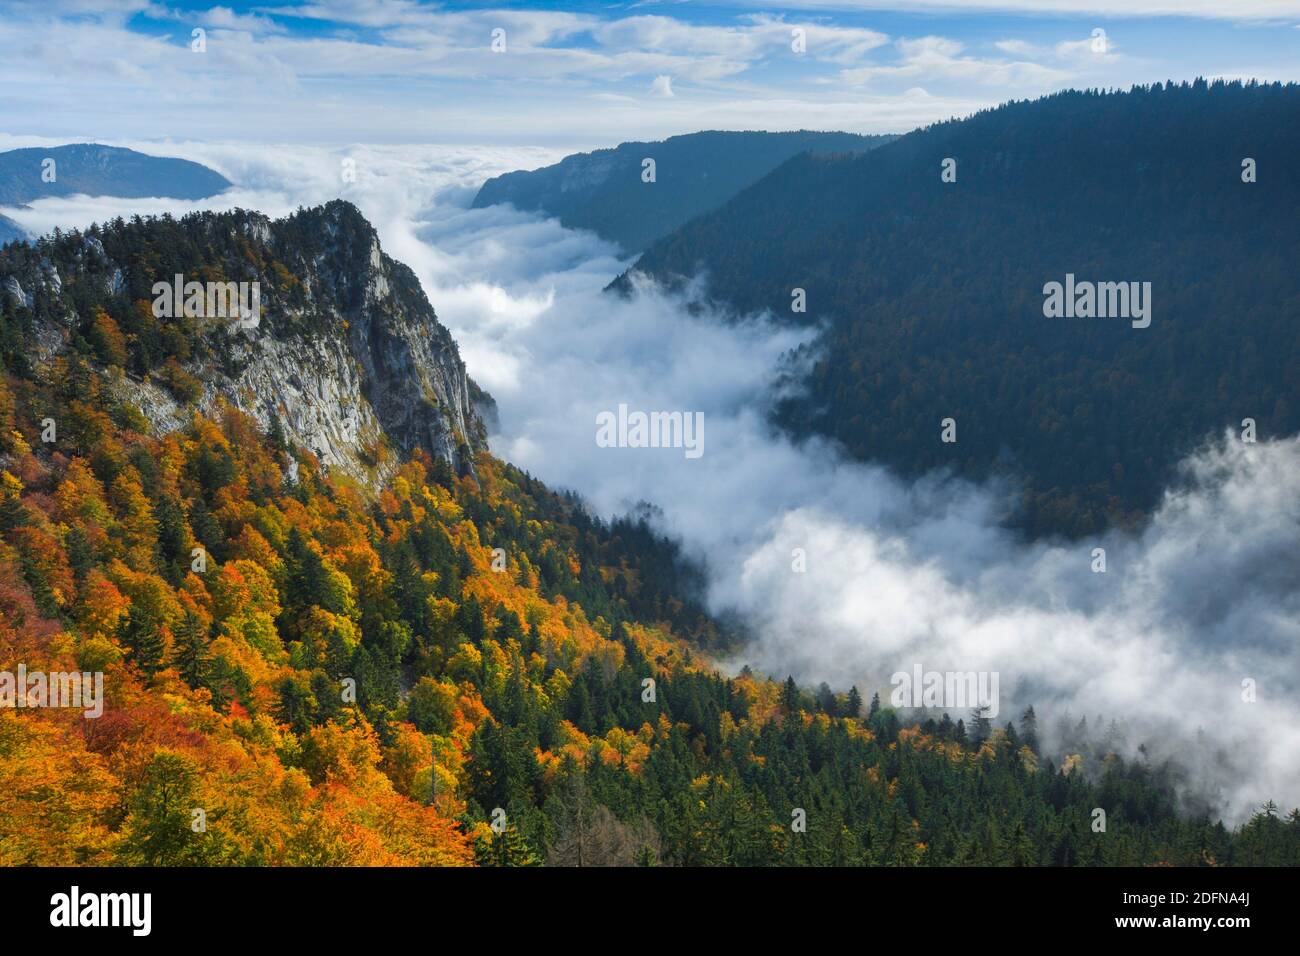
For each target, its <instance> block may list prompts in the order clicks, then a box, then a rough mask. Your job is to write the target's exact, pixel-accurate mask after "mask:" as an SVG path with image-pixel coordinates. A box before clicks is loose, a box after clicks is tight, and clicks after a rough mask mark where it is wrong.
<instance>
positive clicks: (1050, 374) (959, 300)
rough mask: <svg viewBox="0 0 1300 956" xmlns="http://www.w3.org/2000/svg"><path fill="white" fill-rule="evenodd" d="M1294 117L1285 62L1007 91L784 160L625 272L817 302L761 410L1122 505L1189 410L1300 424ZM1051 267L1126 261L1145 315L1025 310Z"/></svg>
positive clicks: (1148, 498)
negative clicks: (1269, 74)
mask: <svg viewBox="0 0 1300 956" xmlns="http://www.w3.org/2000/svg"><path fill="white" fill-rule="evenodd" d="M1297 119H1300V87H1297V86H1295V85H1287V86H1282V85H1276V84H1275V85H1256V84H1249V85H1246V86H1242V85H1240V84H1223V83H1215V84H1212V85H1211V84H1206V83H1205V82H1203V81H1198V82H1197V83H1195V84H1191V85H1181V86H1177V85H1173V84H1169V85H1161V84H1157V85H1156V86H1155V87H1152V88H1135V89H1134V90H1132V91H1131V92H1128V93H1098V92H1086V93H1083V92H1068V93H1061V94H1057V95H1054V96H1050V97H1047V98H1045V99H1042V100H1038V101H1035V102H1020V103H1011V104H1007V105H1005V106H1002V107H999V108H998V109H995V110H990V111H986V112H982V113H980V114H977V115H975V116H973V117H971V118H969V119H966V120H961V121H953V122H947V123H941V124H938V125H936V126H933V127H930V128H927V129H924V130H920V131H917V132H915V133H911V134H909V135H907V136H905V137H903V138H901V139H899V140H897V141H896V142H893V143H890V144H888V145H886V146H883V147H881V148H880V149H877V150H873V151H872V152H869V153H865V154H861V155H857V156H848V157H819V156H800V157H797V158H795V159H792V160H791V161H790V162H788V163H786V164H785V165H783V166H782V167H780V168H779V169H777V170H775V171H774V172H772V173H771V174H770V175H769V176H767V177H765V178H764V179H763V180H762V181H761V182H759V183H757V184H756V185H754V186H753V187H751V188H750V189H748V190H746V191H745V192H743V193H742V194H740V195H739V196H737V197H736V198H735V199H733V200H732V201H731V202H729V203H728V204H727V205H725V206H724V207H723V208H721V209H719V210H717V211H715V212H713V213H711V214H708V215H705V216H702V217H700V218H699V219H697V220H695V221H693V222H691V223H689V224H688V225H686V226H684V227H683V228H682V229H680V230H678V231H677V232H676V233H674V234H673V235H671V236H669V237H666V238H665V239H663V240H661V241H659V242H657V243H655V244H654V245H652V246H651V247H650V248H649V249H648V250H647V251H646V253H645V254H644V256H643V257H642V258H641V260H640V261H639V262H638V264H637V266H636V269H637V270H640V271H642V272H644V273H647V274H649V275H651V276H653V277H655V278H657V279H659V280H661V281H664V282H666V283H669V284H670V285H671V284H679V283H681V281H682V280H683V279H684V278H685V277H686V276H691V275H694V274H696V273H698V272H701V271H702V272H704V273H706V274H707V276H708V288H709V296H710V297H711V298H712V300H713V301H714V303H715V304H719V305H721V306H723V307H724V308H727V309H730V310H734V311H736V312H752V311H761V310H771V312H772V314H773V315H775V316H776V317H777V318H778V319H782V320H784V321H789V322H808V323H825V324H826V326H827V332H826V335H825V337H824V339H823V341H822V343H821V346H820V349H819V350H818V351H817V353H816V360H815V363H814V364H813V366H812V369H811V372H810V374H809V375H808V377H807V379H806V384H807V386H808V388H807V392H806V394H805V395H803V396H802V397H800V398H798V399H795V400H793V401H791V402H789V403H788V404H787V405H786V406H785V407H784V408H783V410H782V412H781V414H780V420H781V421H782V422H783V423H784V424H785V425H787V426H788V427H789V428H790V429H792V430H793V431H794V432H795V433H796V434H800V435H803V434H809V433H812V432H820V433H823V434H827V435H831V436H833V437H835V438H837V439H839V440H840V441H841V442H843V444H844V445H845V447H846V448H847V449H848V450H849V451H850V452H851V453H852V454H854V455H856V456H859V457H862V458H869V459H877V460H881V461H884V462H887V463H889V464H891V465H893V466H895V467H897V468H900V469H903V470H905V471H907V472H911V473H916V472H921V471H924V470H927V469H931V468H936V467H952V468H955V469H957V470H958V471H960V472H962V473H965V474H968V475H972V476H981V475H985V474H988V473H989V472H990V471H992V470H1005V471H1007V472H1009V473H1011V474H1013V475H1015V476H1017V477H1018V478H1020V479H1022V480H1023V481H1024V487H1025V490H1024V496H1023V499H1022V504H1023V511H1022V513H1021V515H1020V518H1019V520H1020V522H1021V523H1022V524H1023V525H1024V526H1026V527H1027V528H1029V529H1030V530H1032V531H1034V532H1038V533H1050V532H1065V533H1069V534H1086V533H1089V532H1092V531H1095V530H1097V529H1098V528H1100V527H1102V526H1104V525H1105V524H1106V523H1108V522H1111V521H1120V522H1132V521H1135V520H1138V519H1139V518H1140V517H1141V515H1142V514H1143V513H1145V512H1147V511H1148V510H1149V509H1150V508H1151V507H1152V506H1153V505H1154V504H1155V502H1156V501H1157V500H1158V496H1159V495H1160V494H1161V492H1162V490H1163V488H1164V487H1165V486H1166V484H1167V481H1168V480H1169V478H1170V466H1171V465H1172V463H1173V462H1175V461H1176V460H1177V459H1178V458H1179V457H1181V456H1182V455H1183V454H1184V453H1186V452H1187V451H1188V450H1190V448H1191V447H1192V446H1194V445H1195V444H1197V443H1199V442H1200V441H1202V440H1203V439H1204V438H1205V436H1206V435H1207V434H1209V433H1212V432H1217V431H1218V430H1220V429H1223V428H1226V427H1232V428H1236V429H1240V428H1241V423H1242V420H1243V419H1245V418H1252V419H1255V421H1256V422H1257V428H1258V433H1259V434H1260V435H1261V436H1263V435H1279V434H1288V433H1293V432H1295V431H1296V430H1297V429H1300V350H1297V348H1296V335H1295V328H1296V323H1297V321H1298V320H1300V271H1297V270H1296V268H1295V262H1296V261H1297V259H1298V258H1300V220H1298V219H1297V218H1296V216H1295V209H1296V208H1297V202H1298V200H1300V171H1298V170H1297V167H1296V164H1295V161H1294V158H1295V156H1296V155H1297V154H1300V122H1297ZM946 158H953V159H955V160H956V164H957V165H956V171H957V178H956V181H955V182H944V181H942V179H941V172H942V163H943V161H944V160H945V159H946ZM1247 158H1249V159H1253V160H1254V161H1255V168H1256V169H1257V178H1258V181H1257V182H1251V183H1247V182H1243V160H1245V159H1247ZM1067 274H1073V275H1074V276H1076V277H1077V278H1078V279H1079V280H1080V281H1091V282H1106V281H1110V282H1150V283H1151V289H1152V302H1153V313H1152V317H1151V322H1150V326H1149V327H1147V328H1134V327H1133V324H1132V322H1130V321H1129V320H1127V319H1124V318H1110V319H1103V318H1092V319H1087V318H1047V317H1045V315H1044V286H1045V284H1046V283H1049V282H1053V281H1055V282H1060V283H1064V282H1065V281H1066V276H1067ZM615 286H616V287H618V288H621V289H623V290H624V291H627V290H628V289H630V287H631V285H630V282H629V281H628V277H626V276H625V277H622V278H621V279H620V280H619V281H618V282H616V283H615ZM796 288H800V289H804V290H805V291H806V295H807V312H806V313H803V314H797V313H793V312H792V290H793V289H796ZM948 417H952V418H954V419H956V421H957V429H958V430H957V437H958V440H957V442H956V443H955V444H945V443H943V442H941V441H940V432H941V428H940V422H941V420H942V419H944V418H948Z"/></svg>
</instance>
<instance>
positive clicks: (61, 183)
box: [0, 143, 231, 206]
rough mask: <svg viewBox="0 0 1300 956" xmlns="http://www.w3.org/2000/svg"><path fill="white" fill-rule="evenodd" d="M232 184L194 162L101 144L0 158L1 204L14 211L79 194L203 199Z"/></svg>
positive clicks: (21, 151) (36, 150)
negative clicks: (16, 207) (24, 205)
mask: <svg viewBox="0 0 1300 956" xmlns="http://www.w3.org/2000/svg"><path fill="white" fill-rule="evenodd" d="M47 160H53V161H54V165H53V166H52V167H49V166H48V165H47V163H46V161H47ZM47 170H48V171H47ZM51 174H52V177H51ZM51 180H52V181H51ZM230 185H231V184H230V180H228V179H226V177H225V176H222V175H221V174H220V173H218V172H216V171H215V170H212V169H209V168H208V167H206V166H203V165H201V164H199V163H193V162H190V161H189V160H188V159H173V158H171V157H166V156H149V155H147V154H145V153H139V152H136V151H135V150H133V149H123V148H121V147H118V146H101V145H99V144H98V143H76V144H72V145H69V146H48V147H47V146H38V147H32V148H28V149H11V150H9V151H7V152H3V153H0V205H8V206H13V205H18V204H20V203H27V202H32V201H33V200H36V199H45V198H48V197H51V196H73V195H76V194H78V193H83V194H85V195H88V196H126V197H139V196H168V197H172V198H175V199H203V198H205V197H207V196H215V195H216V194H217V193H219V192H222V191H223V190H226V189H229V188H230Z"/></svg>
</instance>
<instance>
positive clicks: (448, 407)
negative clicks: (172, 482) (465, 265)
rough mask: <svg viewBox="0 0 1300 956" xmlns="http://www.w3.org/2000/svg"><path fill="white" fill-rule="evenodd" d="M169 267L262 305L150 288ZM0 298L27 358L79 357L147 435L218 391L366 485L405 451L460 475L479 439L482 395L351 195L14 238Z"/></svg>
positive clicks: (1, 260)
mask: <svg viewBox="0 0 1300 956" xmlns="http://www.w3.org/2000/svg"><path fill="white" fill-rule="evenodd" d="M178 276H179V277H181V280H182V285H184V284H185V283H191V282H197V283H203V284H204V288H205V289H208V288H211V286H210V285H209V284H210V283H217V284H221V285H223V286H224V285H226V284H229V285H228V288H230V289H231V290H232V291H233V290H234V289H236V288H242V289H244V290H245V291H246V292H251V290H253V289H256V290H257V296H256V301H255V303H250V302H248V301H244V302H243V305H244V307H245V308H246V309H247V308H248V306H249V305H250V304H255V305H256V306H257V314H256V315H253V314H252V312H251V311H248V312H247V313H246V314H241V313H239V312H238V310H236V309H234V308H231V309H229V310H224V309H221V308H219V307H218V308H216V309H214V308H213V307H212V304H213V303H212V296H211V295H210V294H207V295H205V296H204V297H203V299H202V303H201V307H200V308H197V309H195V308H187V307H186V305H187V301H186V298H182V297H173V296H172V295H171V294H170V293H166V294H162V293H161V292H160V290H161V287H160V286H159V285H158V283H164V284H167V285H169V286H173V285H175V284H176V281H175V280H176V278H177V277H178ZM254 283H256V286H254V285H253V284H254ZM241 284H242V285H241ZM182 292H186V290H185V289H182ZM246 298H251V296H246ZM0 299H3V300H4V302H3V307H4V308H6V309H8V310H16V311H20V312H21V313H22V314H23V315H24V317H25V319H26V325H27V328H28V329H29V335H28V336H27V337H26V338H27V342H26V345H25V351H26V353H27V359H28V361H29V362H30V363H32V364H34V365H36V366H37V367H38V368H44V369H47V370H54V369H56V368H62V367H64V366H62V365H61V364H59V363H58V362H57V360H58V359H59V358H60V357H69V358H73V359H76V358H77V357H79V356H88V357H90V358H91V359H92V360H93V361H94V363H95V364H96V365H98V366H101V367H102V368H103V375H104V379H105V381H106V382H107V384H108V386H109V387H110V388H113V389H115V390H117V391H118V392H119V393H120V395H121V397H122V398H123V399H124V400H125V401H127V402H129V403H130V404H133V405H136V406H138V407H139V408H140V410H141V411H142V412H143V413H144V415H145V417H146V418H147V419H148V421H149V422H150V425H151V426H152V427H153V429H155V430H157V431H168V430H171V429H174V428H177V427H180V426H181V425H182V424H183V423H185V422H187V421H188V419H189V414H190V412H189V409H188V407H189V406H197V407H198V408H200V409H201V410H203V411H205V412H210V411H212V409H213V408H214V407H216V406H217V405H219V404H220V403H221V402H227V403H229V404H231V405H234V406H236V407H238V408H239V409H241V410H243V411H245V412H247V413H248V414H249V415H251V416H253V417H254V418H256V419H257V421H258V422H259V423H260V424H261V425H262V426H263V427H265V428H267V429H268V430H271V429H279V430H280V431H282V432H283V434H284V436H285V438H287V439H288V440H289V441H291V442H293V443H296V444H297V445H299V446H301V447H302V448H304V449H306V450H309V451H311V452H312V453H314V454H315V455H316V456H317V457H319V458H320V459H321V461H322V462H323V463H325V464H326V465H328V466H330V467H332V468H339V469H342V470H343V471H344V472H346V473H348V474H351V475H353V476H354V477H356V478H358V479H360V480H362V481H365V482H367V483H370V482H374V481H376V480H377V479H381V478H383V477H384V476H385V475H386V473H387V472H388V470H389V469H390V468H391V466H392V464H393V463H394V462H395V461H396V460H397V458H399V457H400V456H402V455H405V454H407V453H409V452H411V451H412V450H414V449H416V448H423V449H425V450H427V451H429V452H431V453H432V454H434V455H436V456H437V457H439V458H441V459H443V460H445V461H447V462H449V463H450V464H452V465H453V466H454V467H455V468H457V469H459V470H464V469H467V468H469V467H470V460H471V457H472V453H473V452H474V451H475V450H477V449H479V448H481V447H483V446H484V443H485V429H484V426H483V423H482V419H481V417H480V415H479V412H478V408H479V407H483V408H486V407H487V406H489V405H490V402H491V399H490V397H488V396H487V395H486V394H485V393H483V392H481V391H480V390H479V389H478V388H477V387H476V386H475V385H474V383H473V382H471V381H470V379H469V377H468V375H467V374H466V372H465V365H464V363H463V362H462V361H461V359H460V355H459V352H458V350H457V348H456V343H455V342H454V341H453V339H452V337H451V334H450V333H449V332H448V331H447V329H446V328H445V327H444V326H443V325H442V324H441V323H440V322H439V321H438V318H437V315H436V314H435V312H434V310H433V307H432V306H431V305H430V304H429V301H428V299H427V298H426V297H425V295H424V292H423V290H422V289H421V287H420V284H419V282H418V280H417V279H416V277H415V274H414V273H413V272H411V270H410V269H409V268H407V267H406V266H404V265H402V264H401V263H398V262H395V261H393V260H392V259H390V258H389V257H388V256H386V255H385V254H384V253H383V250H382V249H381V248H380V244H379V239H378V236H377V235H376V233H375V230H374V228H373V227H372V226H371V225H370V224H369V223H368V222H367V221H366V220H365V218H364V217H363V216H362V215H361V213H360V212H359V211H358V210H357V209H356V208H355V207H354V206H352V205H351V204H350V203H347V202H343V201H335V202H332V203H329V204H328V205H326V206H322V207H317V208H313V209H306V210H299V211H298V212H297V213H295V214H294V215H292V216H289V217H287V218H285V219H281V220H271V219H269V218H268V217H266V216H264V215H261V214H260V213H256V212H247V211H243V210H236V211H234V212H229V213H200V214H193V215H190V216H186V217H184V218H182V219H180V220H172V219H169V218H166V217H163V218H160V219H135V220H132V221H131V222H124V221H121V220H118V221H115V222H112V223H108V224H105V225H103V226H97V227H92V228H91V229H90V230H87V231H86V232H85V233H84V234H82V233H71V234H64V235H61V236H56V237H54V238H53V239H47V240H42V241H41V242H40V243H39V244H36V245H35V246H31V245H17V246H12V247H10V248H8V249H6V250H4V252H2V253H0ZM176 306H180V308H177V307H176ZM222 312H226V314H220V313H222ZM195 313H197V314H195ZM476 406H477V407H476ZM393 451H396V452H398V453H399V454H398V455H393V454H390V452H393Z"/></svg>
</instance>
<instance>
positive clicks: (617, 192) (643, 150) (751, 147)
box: [474, 130, 896, 253]
mask: <svg viewBox="0 0 1300 956" xmlns="http://www.w3.org/2000/svg"><path fill="white" fill-rule="evenodd" d="M895 138H896V137H894V136H857V135H854V134H852V133H817V132H809V131H807V130H800V131H798V132H791V133H763V132H742V133H727V132H703V133H691V134H689V135H686V136H673V137H670V138H669V139H666V140H663V141H662V142H656V143H623V144H622V145H621V146H617V147H615V148H614V149H601V150H596V151H595V152H593V153H577V154H575V155H573V156H567V157H565V158H564V159H563V160H561V161H560V162H559V163H556V164H555V165H554V166H547V167H544V168H542V169H536V170H532V171H528V172H514V173H506V174H505V175H503V176H497V177H495V178H493V179H489V180H488V181H487V182H486V183H484V184H483V187H482V188H481V189H480V190H479V193H478V195H477V196H476V197H475V198H474V207H475V208H481V207H483V206H491V205H495V204H497V203H506V202H508V203H511V204H512V205H514V206H515V207H516V208H519V209H524V210H530V211H540V212H545V213H547V214H548V215H551V216H557V217H559V219H560V222H562V223H563V224H564V225H565V226H568V227H570V228H574V229H590V230H592V231H593V232H595V233H597V234H598V235H600V236H602V237H603V238H605V239H610V240H613V241H614V242H617V243H619V245H621V246H622V247H623V248H624V249H625V250H627V251H628V252H630V253H634V252H640V251H641V250H642V249H644V248H645V247H646V246H647V245H649V244H650V243H651V242H653V241H654V240H655V239H658V238H659V237H661V236H665V235H667V234H668V233H670V232H672V231H673V230H674V229H676V228H678V227H679V226H682V225H684V224H685V223H686V222H688V221H690V220H691V219H693V218H694V217H696V216H698V215H700V214H701V213H704V212H708V211H709V210H710V209H714V208H716V207H718V206H720V205H722V203H724V202H726V201H727V200H728V199H730V198H731V197H732V196H734V195H735V194H736V193H738V192H740V190H742V189H744V188H745V187H746V186H748V185H750V184H751V183H754V182H756V181H757V180H758V179H760V178H761V177H762V176H764V175H765V174H766V173H768V172H770V171H771V170H773V169H775V168H776V167H777V166H779V165H780V164H781V163H783V162H785V161H786V160H787V159H789V158H790V157H792V156H795V155H798V154H799V153H802V152H813V153H860V152H864V151H866V150H869V149H873V148H875V147H877V146H880V145H882V144H884V143H888V142H890V141H891V140H893V139H895ZM646 159H653V160H654V161H655V181H654V182H653V183H647V182H644V181H643V180H642V169H643V162H644V160H646Z"/></svg>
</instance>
